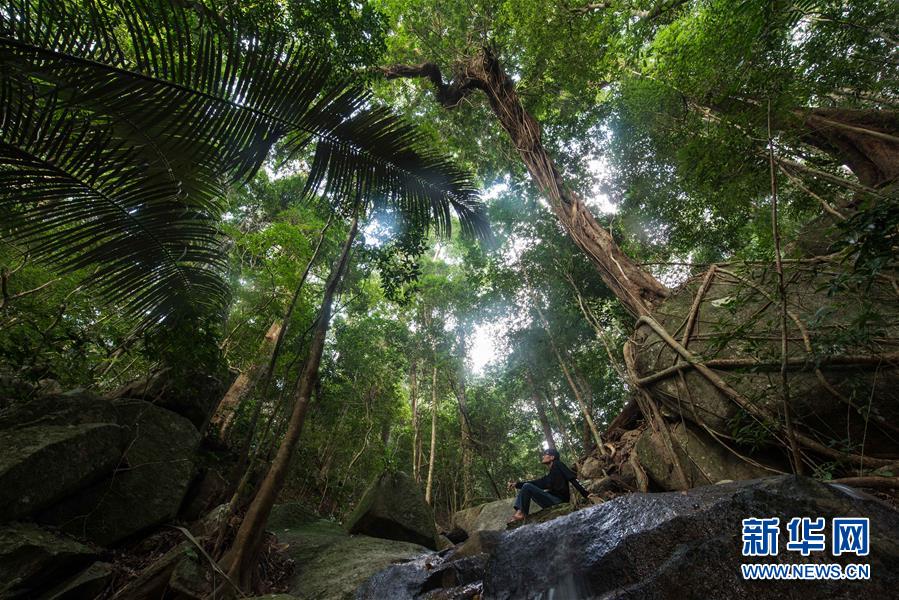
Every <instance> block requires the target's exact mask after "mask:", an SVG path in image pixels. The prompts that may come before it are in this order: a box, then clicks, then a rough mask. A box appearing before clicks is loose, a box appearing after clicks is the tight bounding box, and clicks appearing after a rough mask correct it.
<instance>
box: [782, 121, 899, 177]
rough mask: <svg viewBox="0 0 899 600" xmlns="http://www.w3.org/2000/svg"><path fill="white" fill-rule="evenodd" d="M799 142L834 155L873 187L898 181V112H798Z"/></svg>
mask: <svg viewBox="0 0 899 600" xmlns="http://www.w3.org/2000/svg"><path fill="white" fill-rule="evenodd" d="M794 114H795V116H796V117H797V119H799V122H800V125H799V126H798V129H799V131H800V139H801V140H802V141H803V142H805V143H807V144H809V145H810V146H814V147H815V148H818V149H819V150H822V151H824V152H826V153H828V154H830V155H831V156H834V157H836V158H837V160H839V161H840V162H842V163H843V164H845V165H846V166H847V167H849V168H850V169H851V170H852V172H853V173H855V176H856V177H858V180H859V182H861V183H862V184H863V185H866V186H868V187H872V188H879V187H883V186H885V185H888V184H890V183H892V182H895V181H897V179H899V111H895V110H875V109H848V108H812V109H807V110H797V111H795V113H794Z"/></svg>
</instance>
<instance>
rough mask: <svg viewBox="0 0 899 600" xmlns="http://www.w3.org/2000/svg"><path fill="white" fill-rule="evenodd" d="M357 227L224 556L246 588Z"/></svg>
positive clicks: (312, 380) (330, 281) (293, 443)
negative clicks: (278, 434)
mask: <svg viewBox="0 0 899 600" xmlns="http://www.w3.org/2000/svg"><path fill="white" fill-rule="evenodd" d="M357 230H358V216H354V217H353V221H352V224H351V225H350V230H349V233H348V234H347V238H346V241H345V242H344V244H343V248H342V250H341V253H340V256H339V257H338V258H337V260H336V261H335V263H334V266H333V267H332V268H331V274H330V275H329V277H328V281H327V282H326V283H325V290H324V295H323V297H322V306H321V311H320V313H319V315H318V320H317V321H316V324H315V329H314V331H313V334H312V342H311V344H310V345H309V353H308V355H307V357H306V362H305V363H304V365H303V370H302V374H301V377H300V381H299V385H298V386H297V391H296V396H295V398H294V406H293V412H292V413H291V416H290V421H289V423H288V427H287V432H286V433H285V435H284V439H283V440H282V441H281V445H280V446H279V448H278V453H277V455H276V456H275V459H274V461H272V465H271V467H270V468H269V470H268V473H267V474H266V476H265V479H264V480H263V481H262V484H261V485H260V486H259V491H258V492H257V493H256V497H255V498H254V499H253V501H252V502H251V503H250V506H249V508H248V509H247V513H246V516H245V517H244V519H243V522H242V523H241V524H240V529H238V531H237V536H236V537H235V539H234V543H233V544H232V546H231V550H230V551H229V552H228V553H227V554H226V555H225V557H224V558H223V559H222V562H223V565H222V566H223V567H224V568H225V569H226V570H227V573H228V575H229V577H231V579H232V581H235V582H236V583H237V584H238V585H239V586H241V587H242V588H244V589H247V588H249V586H250V584H251V580H252V575H253V570H254V566H255V563H256V558H257V556H258V552H259V546H260V543H261V541H262V536H263V534H264V533H265V524H266V522H267V521H268V517H269V514H270V513H271V510H272V507H273V506H274V504H275V500H276V499H277V497H278V493H279V492H280V491H281V488H282V487H284V480H285V479H286V477H287V472H288V470H289V468H290V461H291V458H292V457H293V454H294V451H295V450H296V447H297V443H298V442H299V440H300V433H301V432H302V430H303V421H304V420H305V417H306V409H307V408H308V405H309V398H310V395H311V393H312V389H313V386H314V385H315V380H316V378H317V377H318V368H319V365H320V364H321V358H322V353H323V351H324V346H325V335H326V334H327V332H328V326H329V324H330V321H331V308H332V305H333V302H334V297H335V295H336V293H337V288H338V286H339V284H340V282H341V280H342V278H343V273H344V270H345V269H346V265H347V262H348V260H349V255H350V248H351V247H352V245H353V240H354V239H355V238H356V232H357Z"/></svg>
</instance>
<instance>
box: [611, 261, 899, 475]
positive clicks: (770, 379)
mask: <svg viewBox="0 0 899 600" xmlns="http://www.w3.org/2000/svg"><path fill="white" fill-rule="evenodd" d="M842 269H843V267H841V266H840V265H838V264H833V263H826V262H821V263H816V262H796V261H792V262H785V263H784V277H785V278H786V281H787V282H789V284H788V286H787V292H786V296H787V308H788V310H789V317H788V319H787V332H786V333H787V337H788V340H789V341H788V344H787V353H786V354H787V356H786V358H787V361H788V371H787V376H788V383H789V391H790V408H791V411H792V416H793V422H794V423H795V424H796V427H797V429H798V430H799V431H802V432H805V433H806V434H807V435H809V436H811V437H814V438H816V439H817V441H818V442H819V443H820V444H822V445H824V446H832V445H833V444H834V442H838V443H839V445H840V447H855V448H856V451H857V452H859V453H861V454H864V455H865V456H881V457H883V458H889V457H891V456H892V457H899V448H897V444H896V442H895V441H894V440H895V439H896V437H897V434H896V429H895V423H897V422H899V369H897V368H896V366H895V361H894V360H891V359H888V358H887V357H883V356H878V355H879V354H882V353H884V352H885V350H883V348H887V349H889V347H890V344H891V343H894V342H895V340H897V339H899V303H897V302H896V293H895V290H894V289H893V288H892V287H891V285H890V283H889V282H887V281H881V280H877V281H875V282H873V283H872V285H871V286H870V287H866V288H864V289H840V290H837V291H836V292H834V291H833V286H832V284H833V282H834V278H835V276H839V274H840V272H841V270H842ZM704 280H705V275H700V276H697V277H695V278H693V279H691V280H689V281H687V282H686V283H685V284H684V285H683V286H681V287H680V288H678V289H677V290H675V291H674V292H673V293H672V295H671V296H669V297H668V298H667V299H666V300H665V301H664V302H663V303H662V304H661V305H660V306H659V307H658V308H657V309H656V310H655V311H654V312H653V315H652V316H653V318H654V319H655V321H657V322H658V324H659V325H661V326H662V328H664V330H665V331H667V333H668V335H669V336H670V337H672V338H673V339H674V340H676V341H677V342H678V343H679V344H680V343H681V342H682V339H683V336H684V333H685V332H684V326H685V324H686V322H687V319H688V316H689V315H690V311H691V307H692V306H693V304H694V300H696V299H697V296H698V295H699V294H700V292H701V291H702V288H703V282H704ZM777 282H778V278H777V274H776V271H775V269H774V268H773V265H771V264H743V265H741V264H732V265H725V266H720V267H716V270H715V272H714V275H713V276H712V278H711V279H710V284H709V285H708V287H707V289H706V290H705V291H704V293H702V295H701V298H698V300H699V302H698V304H697V306H698V312H697V315H696V319H695V327H694V329H693V330H692V331H691V332H690V335H689V338H688V339H687V349H688V350H689V352H691V353H692V354H693V355H694V356H695V357H697V358H698V360H700V361H701V362H703V363H705V364H706V365H707V366H709V368H711V369H712V370H713V371H714V372H715V374H717V375H718V376H719V377H720V378H721V379H722V380H723V381H724V382H725V383H726V385H727V386H728V387H729V388H730V389H731V390H734V391H736V392H737V393H738V394H739V395H740V396H741V397H742V401H743V402H744V403H745V404H748V405H751V406H752V407H753V408H752V410H753V411H755V412H756V413H757V414H768V415H772V416H773V417H774V419H775V420H776V421H777V422H783V395H782V391H781V388H780V367H781V359H782V356H781V312H782V309H781V305H780V300H779V297H780V296H779V291H778V284H777ZM860 323H869V324H871V325H870V326H869V327H867V329H868V330H869V331H870V332H871V333H870V337H867V338H866V337H865V336H864V335H860V334H863V333H864V330H865V328H863V327H860V326H859V324H860ZM874 323H876V325H873V324H874ZM875 336H876V337H875ZM808 346H810V348H809V347H808ZM628 350H629V353H628V355H629V356H631V357H632V358H633V361H632V365H631V366H632V367H633V371H634V372H633V375H634V376H635V377H636V378H638V379H642V380H643V382H644V383H643V384H642V387H643V388H644V389H646V390H647V391H648V392H649V393H650V394H651V395H652V397H653V398H654V399H655V400H656V402H657V403H658V404H659V405H661V406H663V407H664V409H665V410H666V411H667V412H668V413H669V414H673V415H678V416H683V417H685V418H687V419H689V420H691V421H693V422H694V423H703V424H705V425H706V426H708V427H710V428H711V429H712V430H714V431H716V432H717V433H719V434H722V435H723V436H724V437H731V436H734V437H736V438H737V439H738V440H741V439H742V440H743V441H744V442H745V443H746V444H747V447H748V446H749V445H752V446H753V447H758V446H759V445H760V444H769V445H772V446H775V445H779V442H777V441H776V440H775V439H774V438H773V436H772V435H771V434H770V433H766V431H765V428H764V427H763V426H762V425H758V424H757V420H756V418H755V417H753V416H750V415H748V414H746V411H745V409H744V408H741V407H740V406H739V405H738V403H737V402H735V401H734V399H733V398H732V394H731V393H730V392H728V393H725V392H724V391H722V389H720V387H719V386H716V385H715V384H713V383H712V382H711V381H710V380H709V379H708V378H707V377H706V376H704V375H703V374H702V373H700V372H699V371H698V370H697V369H695V368H693V367H690V366H689V365H687V366H683V367H682V368H681V369H680V372H678V371H677V369H674V368H673V367H675V366H676V365H677V364H678V363H684V362H685V361H684V359H683V358H682V357H680V355H679V354H678V352H677V351H676V350H674V349H673V348H672V347H670V346H669V344H668V343H666V342H665V341H664V339H663V337H662V336H660V335H659V334H658V332H656V331H655V330H654V329H653V328H652V327H651V326H650V325H649V324H647V323H641V324H640V325H639V326H638V327H637V329H636V330H635V331H634V334H633V336H632V342H631V343H630V344H629V346H628ZM631 352H632V353H631ZM715 361H717V362H715ZM816 369H817V370H816ZM681 378H683V383H682V381H681ZM684 383H685V385H684ZM869 404H870V406H869ZM866 415H870V418H866ZM862 444H864V448H861V445H862Z"/></svg>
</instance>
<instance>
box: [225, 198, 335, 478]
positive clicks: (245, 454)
mask: <svg viewBox="0 0 899 600" xmlns="http://www.w3.org/2000/svg"><path fill="white" fill-rule="evenodd" d="M333 220H334V215H333V213H332V214H331V215H329V216H328V220H327V222H325V226H324V227H322V230H321V232H320V233H319V236H318V242H317V243H316V244H315V250H313V252H312V256H310V257H309V260H308V261H307V262H306V268H305V269H303V274H302V275H301V276H300V280H299V281H298V282H297V286H296V288H295V289H294V291H293V296H292V297H291V299H290V304H289V305H288V306H287V310H286V311H285V312H284V318H283V319H282V320H281V322H282V325H281V329H280V330H279V331H278V337H277V339H276V340H275V348H274V350H273V351H272V354H271V357H270V358H269V361H268V366H267V367H266V369H265V371H264V372H263V375H264V376H263V377H262V381H261V384H260V386H259V389H260V390H261V394H262V398H260V399H259V402H257V403H256V406H255V408H254V409H253V416H252V417H251V419H250V428H249V431H248V433H247V436H246V438H244V442H243V445H242V446H241V448H240V449H239V450H238V452H237V455H238V456H239V457H240V460H239V461H238V465H237V468H236V469H235V473H236V475H235V479H236V478H237V477H240V475H241V473H242V472H243V471H244V469H245V468H246V466H247V462H248V461H250V445H251V444H252V442H253V437H254V436H255V434H256V425H257V424H258V423H259V415H260V414H261V413H262V400H263V399H264V397H265V396H266V394H268V390H269V387H270V386H271V383H272V377H273V375H274V373H275V366H276V365H277V364H278V358H280V356H281V349H282V347H283V346H284V335H285V334H286V333H287V330H288V328H289V327H290V321H291V318H292V317H293V311H294V310H295V309H296V306H297V301H298V300H299V298H300V292H301V291H302V289H303V286H304V285H305V284H306V278H307V277H308V276H309V272H310V271H311V270H312V265H313V264H315V261H316V260H317V259H318V253H319V251H320V250H321V247H322V243H323V242H324V241H325V235H326V234H327V232H328V229H329V228H330V227H331V223H332V222H333ZM250 468H252V466H251V467H250ZM238 488H239V486H238ZM239 491H240V490H239V489H238V492H239Z"/></svg>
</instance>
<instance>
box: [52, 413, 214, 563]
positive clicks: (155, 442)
mask: <svg viewBox="0 0 899 600" xmlns="http://www.w3.org/2000/svg"><path fill="white" fill-rule="evenodd" d="M113 404H114V407H115V411H116V417H117V419H118V422H119V424H120V425H122V426H124V427H126V428H127V429H128V434H127V451H126V452H125V455H124V460H123V462H122V465H121V469H120V470H117V471H116V472H114V473H113V474H112V475H110V476H109V477H107V478H106V479H104V480H102V481H100V482H98V483H96V484H94V485H93V486H90V487H88V488H86V489H84V490H83V491H81V492H79V493H78V494H76V495H74V496H72V497H70V498H67V499H66V500H64V501H62V502H60V503H59V504H57V505H55V506H53V507H51V508H50V509H48V510H46V511H44V512H42V513H40V514H39V515H38V516H37V520H38V521H40V522H42V523H48V524H51V525H56V526H58V527H61V528H62V529H63V530H65V531H66V532H69V533H71V534H72V535H75V536H77V537H83V538H85V539H88V540H90V541H92V542H95V543H97V544H99V545H101V546H110V545H113V544H116V543H117V542H120V541H122V540H123V539H125V538H127V537H129V536H132V535H134V534H136V533H138V532H141V531H144V530H146V529H148V528H150V527H153V526H155V525H159V524H161V523H164V522H166V521H169V520H171V519H173V518H174V517H175V515H176V514H177V512H178V508H179V507H180V505H181V501H182V499H183V498H184V495H185V492H186V491H187V487H188V485H189V484H190V481H191V478H192V475H193V472H194V461H195V458H196V450H197V447H198V445H199V443H200V435H199V433H198V432H197V430H196V428H194V426H193V425H192V424H191V423H190V421H188V420H187V419H185V418H184V417H181V416H179V415H177V414H175V413H173V412H171V411H169V410H166V409H163V408H159V407H157V406H154V405H152V404H150V403H148V402H143V401H141V400H120V401H116V402H114V403H113Z"/></svg>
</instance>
